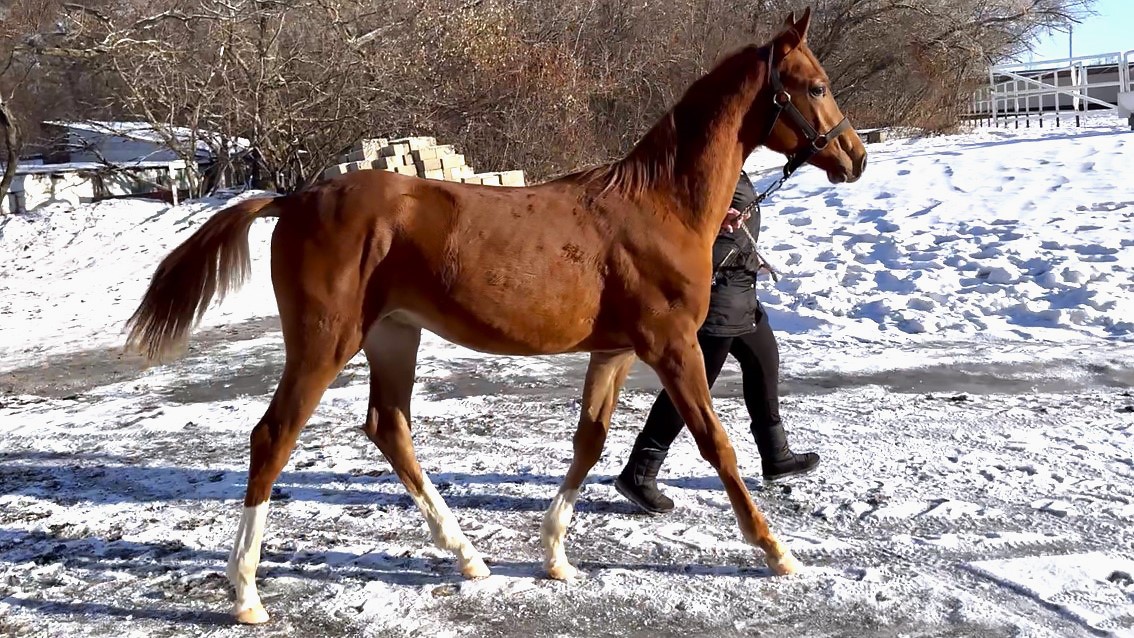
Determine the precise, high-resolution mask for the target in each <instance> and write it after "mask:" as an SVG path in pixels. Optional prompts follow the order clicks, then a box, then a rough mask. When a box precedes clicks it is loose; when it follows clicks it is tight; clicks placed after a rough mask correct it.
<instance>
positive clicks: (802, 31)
mask: <svg viewBox="0 0 1134 638" xmlns="http://www.w3.org/2000/svg"><path fill="white" fill-rule="evenodd" d="M791 14H792V16H794V15H795V12H794V11H792V12H791ZM791 26H792V28H793V29H795V32H796V33H798V34H799V39H800V40H801V41H802V40H806V39H807V27H809V26H811V7H810V6H808V7H807V8H806V9H804V10H803V17H801V18H800V19H799V21H797V22H795V23H794V24H792V25H791Z"/></svg>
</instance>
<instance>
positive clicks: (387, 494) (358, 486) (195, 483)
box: [0, 452, 764, 515]
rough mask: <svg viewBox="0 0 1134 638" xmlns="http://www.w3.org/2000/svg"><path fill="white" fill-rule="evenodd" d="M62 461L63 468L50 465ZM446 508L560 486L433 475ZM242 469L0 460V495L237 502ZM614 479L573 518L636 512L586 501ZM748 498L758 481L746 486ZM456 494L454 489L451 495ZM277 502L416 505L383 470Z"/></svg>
mask: <svg viewBox="0 0 1134 638" xmlns="http://www.w3.org/2000/svg"><path fill="white" fill-rule="evenodd" d="M63 458H66V459H67V460H68V461H71V462H70V463H68V464H60V463H52V462H50V461H53V460H62V459H63ZM430 477H431V479H432V481H433V482H434V484H435V485H436V486H437V489H438V491H439V492H440V493H441V494H442V496H443V497H444V498H445V501H446V503H447V504H448V505H449V506H450V507H451V508H453V509H470V510H474V509H475V510H486V511H508V512H517V511H519V512H543V511H544V510H546V509H547V507H548V506H549V505H550V503H551V498H552V497H553V496H554V495H555V492H556V490H557V489H558V487H559V485H560V484H561V483H562V481H563V477H562V476H552V475H548V474H536V473H524V472H521V473H499V472H483V473H478V474H472V473H466V472H430ZM246 479H247V473H246V471H245V470H243V469H241V470H235V469H218V470H208V469H203V468H191V467H177V466H154V465H139V464H137V461H136V459H132V458H128V457H116V456H112V455H107V456H99V455H90V454H87V455H74V456H66V457H56V456H53V455H44V454H41V453H35V452H31V453H21V454H11V453H9V454H0V492H3V493H6V494H11V495H23V496H31V497H34V498H37V499H40V500H46V501H51V502H54V503H57V504H59V505H64V506H67V505H72V504H75V503H81V502H88V503H96V504H101V505H113V504H121V503H153V502H162V501H192V500H213V501H230V500H239V499H242V498H243V496H244V485H245V481H246ZM614 479H615V477H614V476H612V475H607V474H597V473H595V474H591V475H590V476H589V477H588V478H587V482H586V483H584V486H583V495H582V498H581V499H580V501H579V503H578V505H577V506H576V511H579V512H599V513H608V514H627V515H629V514H635V513H638V512H640V510H638V509H637V508H635V507H634V506H633V505H631V504H630V503H629V502H627V501H623V500H617V501H609V500H603V499H594V498H588V497H587V494H586V492H587V487H590V486H594V485H607V486H609V485H611V484H613V482H614ZM659 482H660V483H661V484H663V485H668V486H671V487H675V488H679V489H686V490H723V487H722V485H721V482H720V479H719V478H718V477H717V476H707V477H674V478H671V479H668V480H661V481H659ZM477 485H482V486H483V485H487V486H498V487H501V488H502V489H501V493H492V492H484V493H470V492H462V491H461V489H462V488H465V487H468V486H477ZM508 485H539V486H545V487H547V495H546V497H539V498H537V497H532V496H519V495H513V494H508V493H506V492H507V488H506V486H508ZM746 485H747V487H748V489H749V490H750V491H752V492H761V491H763V489H764V487H763V485H761V484H760V483H759V482H757V481H755V480H752V479H747V480H746ZM454 488H457V489H454ZM272 498H273V500H274V501H282V500H294V501H310V502H318V503H323V504H327V505H353V506H374V507H377V508H380V509H414V508H416V507H417V506H416V505H415V504H414V502H413V500H412V499H411V498H410V496H409V495H408V494H407V493H406V491H405V488H404V487H403V486H402V485H401V483H400V482H399V480H398V479H397V477H396V476H395V475H394V474H392V473H390V472H389V471H386V470H381V469H379V470H373V471H370V472H367V473H358V474H356V473H350V472H336V471H324V470H308V469H297V470H289V471H285V472H283V473H282V474H281V475H280V477H279V479H278V480H277V481H276V483H275V488H274V490H273V495H272Z"/></svg>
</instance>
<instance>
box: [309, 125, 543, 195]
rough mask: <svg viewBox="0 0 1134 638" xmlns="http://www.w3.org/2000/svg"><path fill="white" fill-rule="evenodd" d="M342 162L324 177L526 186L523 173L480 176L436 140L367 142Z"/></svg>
mask: <svg viewBox="0 0 1134 638" xmlns="http://www.w3.org/2000/svg"><path fill="white" fill-rule="evenodd" d="M339 159H340V161H341V162H342V163H341V164H338V165H337V166H332V167H330V168H328V169H327V170H325V171H323V177H336V176H338V175H345V174H347V173H349V172H352V171H363V170H383V171H390V172H391V173H400V174H402V175H414V176H417V177H424V178H425V179H440V180H445V181H450V182H462V183H465V184H488V185H490V186H524V184H525V181H524V172H523V171H500V172H492V173H478V172H476V171H474V170H473V168H472V167H471V166H469V165H468V164H466V163H465V156H464V155H462V154H460V153H457V151H456V149H454V148H453V146H452V145H451V144H443V145H438V144H437V140H436V139H434V138H432V137H403V138H399V139H395V140H387V139H385V138H378V139H365V140H362V141H360V142H359V143H357V144H355V145H354V148H352V149H351V151H350V153H349V154H347V155H344V156H342V157H340V158H339Z"/></svg>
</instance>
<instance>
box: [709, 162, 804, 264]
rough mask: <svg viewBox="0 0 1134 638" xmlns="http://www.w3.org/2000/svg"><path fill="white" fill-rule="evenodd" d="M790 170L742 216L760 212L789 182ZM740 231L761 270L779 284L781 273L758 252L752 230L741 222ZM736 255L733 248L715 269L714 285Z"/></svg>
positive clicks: (747, 207)
mask: <svg viewBox="0 0 1134 638" xmlns="http://www.w3.org/2000/svg"><path fill="white" fill-rule="evenodd" d="M789 168H790V164H789V165H786V166H784V174H783V176H781V177H780V178H779V179H778V180H776V181H775V182H774V183H773V184H772V185H771V186H769V187H768V188H766V189H764V192H763V193H760V194H759V195H757V196H756V199H754V200H752V203H750V204H748V205H747V206H745V207H744V208H743V209H742V210H741V211H740V216H741V217H744V216H745V215H746V214H748V213H750V212H752V210H753V209H755V210H757V211H759V210H760V202H763V201H764V200H765V199H767V197H768V195H771V194H772V193H774V192H776V191H777V190H779V189H780V187H781V186H783V185H784V182H786V181H787V180H788V178H789V177H791V174H792V172H794V171H789V170H788V169H789ZM740 229H741V230H743V231H744V234H745V235H746V236H747V237H748V241H749V242H751V243H752V252H754V253H756V259H757V260H759V261H760V268H762V269H764V270H767V271H768V274H769V275H770V276H771V277H772V281H773V282H777V283H778V282H779V280H780V275H779V273H777V272H776V271H775V269H774V268H772V265H771V264H770V263H768V260H766V259H764V256H763V255H761V254H760V252H759V251H758V250H756V238H755V237H753V236H752V232H751V231H750V230H748V224H745V223H743V222H741V224H740ZM736 254H737V251H736V248H735V247H733V249H732V250H730V251H728V254H727V255H725V257H724V259H722V260H721V263H719V264H717V267H716V268H715V269H713V277H712V283H713V284H716V281H717V275H719V274H720V272H721V268H724V267H725V266H727V265H729V264H731V263H732V259H733V257H734V256H735V255H736Z"/></svg>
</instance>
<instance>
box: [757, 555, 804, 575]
mask: <svg viewBox="0 0 1134 638" xmlns="http://www.w3.org/2000/svg"><path fill="white" fill-rule="evenodd" d="M764 560H765V562H767V563H768V567H770V568H771V569H772V572H774V573H775V574H776V575H777V576H788V575H791V574H797V573H799V571H800V570H802V569H803V565H802V564H800V562H799V561H798V560H796V559H795V556H792V555H791V552H788V551H785V552H784V553H783V554H782V555H780V557H779V558H776V557H773V556H772V555H771V554H768V555H766V556H765V557H764Z"/></svg>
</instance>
